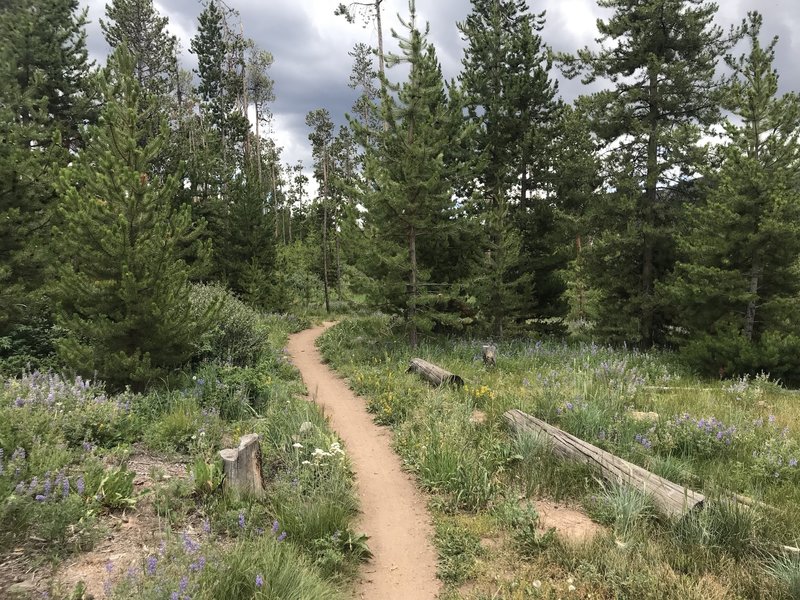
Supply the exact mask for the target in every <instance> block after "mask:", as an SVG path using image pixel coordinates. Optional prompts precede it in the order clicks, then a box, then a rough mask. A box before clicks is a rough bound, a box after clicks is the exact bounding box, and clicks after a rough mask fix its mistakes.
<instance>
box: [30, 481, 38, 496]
mask: <svg viewBox="0 0 800 600" xmlns="http://www.w3.org/2000/svg"><path fill="white" fill-rule="evenodd" d="M37 489H39V478H38V477H34V478H33V479H31V483H30V485H29V486H28V493H29V494H32V493H33V492H35V491H36V490H37Z"/></svg>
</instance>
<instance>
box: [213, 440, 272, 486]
mask: <svg viewBox="0 0 800 600" xmlns="http://www.w3.org/2000/svg"><path fill="white" fill-rule="evenodd" d="M219 455H220V456H221V457H222V473H223V475H224V476H225V478H224V479H223V488H224V489H225V491H226V492H233V493H234V494H237V495H240V496H257V497H260V496H263V495H264V479H263V475H262V473H261V444H260V443H259V441H258V434H256V433H250V434H247V435H244V436H242V439H241V440H240V442H239V447H238V448H226V449H225V450H220V451H219Z"/></svg>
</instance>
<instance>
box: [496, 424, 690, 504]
mask: <svg viewBox="0 0 800 600" xmlns="http://www.w3.org/2000/svg"><path fill="white" fill-rule="evenodd" d="M503 418H504V419H505V420H506V421H507V422H508V424H509V425H510V426H511V428H512V429H513V430H514V431H516V432H520V433H522V432H528V433H532V434H534V435H539V436H542V437H543V438H545V439H546V440H547V441H548V442H549V443H550V445H551V449H552V451H553V453H554V454H556V455H557V456H559V457H561V458H563V459H566V460H571V461H575V462H579V463H582V464H585V465H588V466H589V467H590V468H592V469H594V470H596V471H598V472H599V473H600V475H601V476H602V477H603V478H604V479H606V480H608V481H611V482H614V483H618V484H624V485H628V486H631V487H633V488H635V489H638V490H641V491H642V492H644V493H645V494H647V495H648V496H650V497H651V498H652V500H653V504H654V505H655V506H656V508H658V509H659V510H660V511H661V512H663V513H664V514H665V515H668V516H671V517H680V516H683V515H684V514H686V513H687V512H689V511H691V510H693V509H695V508H702V506H703V502H705V496H703V495H702V494H699V493H697V492H695V491H693V490H690V489H688V488H685V487H683V486H680V485H678V484H677V483H673V482H671V481H669V480H667V479H664V478H663V477H659V476H658V475H656V474H654V473H651V472H650V471H648V470H647V469H644V468H642V467H640V466H638V465H634V464H633V463H629V462H628V461H626V460H623V459H621V458H619V457H618V456H615V455H613V454H611V453H610V452H606V451H605V450H601V449H600V448H598V447H597V446H593V445H592V444H589V443H588V442H584V441H583V440H581V439H580V438H577V437H575V436H574V435H571V434H569V433H567V432H566V431H562V430H561V429H559V428H558V427H553V426H552V425H549V424H548V423H545V422H544V421H542V420H540V419H537V418H536V417H532V416H530V415H528V414H525V413H524V412H522V411H519V410H516V409H513V410H509V411H507V412H506V413H505V414H504V415H503Z"/></svg>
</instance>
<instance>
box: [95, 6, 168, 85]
mask: <svg viewBox="0 0 800 600" xmlns="http://www.w3.org/2000/svg"><path fill="white" fill-rule="evenodd" d="M106 18H107V19H108V20H107V21H106V20H103V19H100V27H101V28H102V30H103V35H104V36H105V38H106V42H108V45H109V46H111V49H112V50H114V49H116V48H118V47H119V46H121V45H123V44H124V45H125V46H126V47H127V49H128V52H130V53H131V55H132V56H133V61H134V63H133V69H134V77H135V78H136V81H137V82H138V83H139V85H140V86H141V87H142V88H143V89H144V90H146V91H147V92H148V93H151V94H157V95H164V94H166V93H168V92H170V91H171V90H172V89H173V88H174V87H175V83H176V81H175V79H176V76H177V74H178V73H177V45H178V40H177V38H176V37H175V36H174V35H170V34H169V32H168V31H167V24H168V23H169V19H167V17H164V16H162V15H161V14H159V12H158V10H157V9H156V8H155V7H154V6H153V0H112V2H111V4H106Z"/></svg>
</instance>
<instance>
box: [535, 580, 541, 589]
mask: <svg viewBox="0 0 800 600" xmlns="http://www.w3.org/2000/svg"><path fill="white" fill-rule="evenodd" d="M533 587H535V588H536V589H537V590H538V589H539V588H540V587H542V582H541V581H539V580H538V579H534V581H533Z"/></svg>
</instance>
